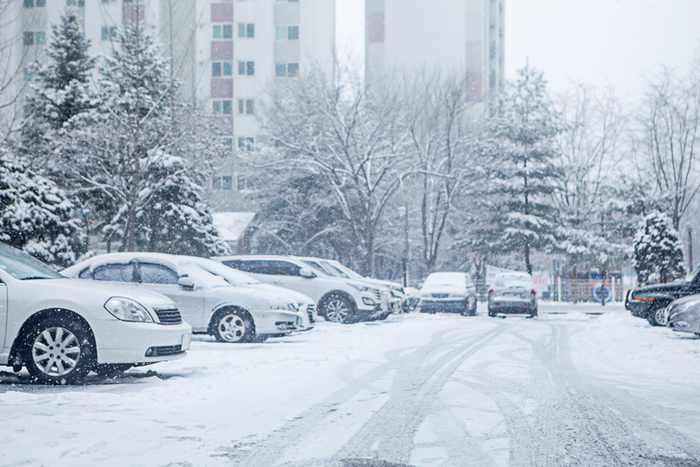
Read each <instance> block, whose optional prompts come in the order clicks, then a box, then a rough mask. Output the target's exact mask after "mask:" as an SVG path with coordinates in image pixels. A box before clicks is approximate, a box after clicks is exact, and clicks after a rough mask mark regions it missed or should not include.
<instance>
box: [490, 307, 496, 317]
mask: <svg viewBox="0 0 700 467" xmlns="http://www.w3.org/2000/svg"><path fill="white" fill-rule="evenodd" d="M489 317H491V318H495V317H496V312H495V311H493V310H492V309H491V308H489Z"/></svg>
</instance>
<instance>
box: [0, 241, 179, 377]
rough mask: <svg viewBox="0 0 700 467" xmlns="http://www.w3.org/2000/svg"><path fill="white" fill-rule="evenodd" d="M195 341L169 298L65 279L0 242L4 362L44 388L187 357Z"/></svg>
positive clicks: (0, 341)
mask: <svg viewBox="0 0 700 467" xmlns="http://www.w3.org/2000/svg"><path fill="white" fill-rule="evenodd" d="M191 337H192V328H191V327H190V325H189V324H187V323H183V322H182V319H181V317H180V313H179V311H178V309H177V306H176V305H175V303H173V301H172V300H170V299H169V298H167V297H164V296H162V295H160V294H156V293H151V292H148V291H145V290H137V289H135V288H133V287H124V286H122V287H119V286H115V285H112V284H93V283H87V282H86V281H80V280H75V279H68V278H66V277H64V276H62V275H60V274H59V273H57V272H56V271H54V270H53V269H51V268H50V267H48V266H46V265H45V264H43V263H42V262H40V261H38V260H36V259H34V258H32V257H31V256H29V255H27V254H26V253H24V252H21V251H19V250H16V249H14V248H12V247H10V246H7V245H5V244H2V243H0V349H2V351H1V352H0V364H1V365H6V366H11V367H12V368H13V369H14V370H15V371H20V370H21V369H22V367H26V368H27V371H29V373H30V374H31V375H32V376H33V377H34V378H36V380H37V381H39V382H42V383H48V384H72V383H80V382H81V381H82V380H83V378H84V377H85V376H86V375H87V374H88V373H89V372H90V371H91V370H94V371H96V372H97V373H105V374H108V373H112V372H119V371H125V370H127V369H128V368H130V367H131V366H133V365H148V364H151V363H156V362H160V361H164V360H172V359H175V358H180V357H184V356H185V354H186V351H187V350H188V349H189V347H190V340H191Z"/></svg>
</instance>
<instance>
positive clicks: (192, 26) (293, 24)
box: [0, 0, 335, 211]
mask: <svg viewBox="0 0 700 467" xmlns="http://www.w3.org/2000/svg"><path fill="white" fill-rule="evenodd" d="M68 8H72V9H73V11H75V12H77V14H78V15H79V16H80V17H81V18H82V26H83V30H84V32H85V35H86V37H87V38H88V39H89V40H90V41H91V43H92V45H91V49H90V50H91V53H92V54H93V55H109V54H110V53H111V50H112V46H113V39H114V35H115V34H116V30H117V28H119V27H121V26H123V25H124V24H127V23H131V22H134V21H139V22H140V23H141V24H142V27H143V28H144V30H145V31H146V32H148V33H150V34H152V35H153V36H155V37H156V40H157V41H158V42H159V44H160V45H161V46H162V51H163V54H164V55H165V56H167V57H171V59H172V64H173V70H174V75H175V77H176V78H177V79H179V80H180V82H181V83H182V86H181V87H180V93H181V95H182V98H183V99H185V100H187V101H191V102H193V103H196V104H197V105H200V106H202V108H204V109H205V110H207V111H208V112H211V113H213V114H215V115H217V116H218V117H219V118H221V119H222V120H224V122H225V127H226V128H228V129H230V131H226V132H225V134H222V135H221V137H222V138H224V140H225V142H226V143H227V144H230V145H231V157H230V159H229V160H228V161H226V162H225V163H224V164H223V165H222V167H221V168H220V170H219V172H218V173H217V174H216V175H215V176H214V177H213V179H212V180H211V184H210V187H209V193H208V196H209V197H210V201H211V203H212V207H213V208H214V209H218V210H228V211H230V210H233V211H242V210H245V209H247V207H245V206H244V204H245V203H244V200H243V197H242V192H245V190H246V188H247V187H248V186H249V182H248V181H247V180H246V178H245V176H244V174H242V173H241V172H240V171H239V170H238V164H237V162H236V160H237V158H236V154H237V153H239V152H240V151H246V150H248V149H249V148H250V147H252V145H254V144H255V143H256V142H257V141H260V140H261V139H262V138H264V134H263V132H262V131H261V129H260V125H259V123H258V120H257V118H256V111H257V109H259V108H260V103H261V100H262V99H264V98H265V95H266V92H267V91H268V90H269V89H270V88H271V87H274V84H275V82H279V80H286V79H290V78H291V79H293V78H294V77H296V76H298V75H299V74H300V73H303V71H304V70H305V69H308V68H309V67H310V66H312V64H314V63H318V64H319V65H320V66H321V67H322V68H324V69H325V70H326V71H327V72H331V73H332V72H333V69H334V52H335V1H334V0H219V1H213V0H6V1H5V2H0V68H2V70H3V73H4V74H5V75H12V74H14V77H12V79H9V78H5V81H3V82H8V83H9V86H8V87H7V89H6V91H5V92H4V93H3V94H4V95H5V96H20V98H19V99H17V101H16V102H15V103H14V104H13V105H8V106H6V107H5V108H2V109H0V125H3V127H4V128H9V127H14V128H17V126H18V125H19V124H20V122H21V118H22V98H21V96H22V95H23V94H25V93H26V92H28V90H29V88H28V86H27V84H28V82H27V80H30V79H31V76H28V74H27V73H24V72H23V70H25V69H28V67H29V66H30V65H31V64H32V63H34V62H35V61H38V62H42V61H43V60H44V59H45V54H44V50H45V48H46V46H47V45H48V43H49V42H50V41H51V24H57V23H58V22H59V21H60V15H61V13H63V12H65V11H66V10H67V9H68ZM29 33H31V35H32V40H31V44H30V43H29V42H30V41H29V40H28V39H29V36H28V34H29ZM1 76H2V75H0V77H1ZM2 105H3V101H1V100H0V106H2Z"/></svg>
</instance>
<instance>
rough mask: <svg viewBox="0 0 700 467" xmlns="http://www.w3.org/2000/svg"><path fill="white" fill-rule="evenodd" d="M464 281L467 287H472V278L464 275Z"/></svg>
mask: <svg viewBox="0 0 700 467" xmlns="http://www.w3.org/2000/svg"><path fill="white" fill-rule="evenodd" d="M464 281H465V282H466V283H467V287H471V286H472V285H474V282H472V276H470V275H469V274H465V275H464Z"/></svg>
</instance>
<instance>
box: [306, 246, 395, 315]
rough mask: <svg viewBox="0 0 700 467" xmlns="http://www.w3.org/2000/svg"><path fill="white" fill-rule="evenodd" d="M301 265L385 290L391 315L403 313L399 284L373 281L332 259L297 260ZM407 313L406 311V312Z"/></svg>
mask: <svg viewBox="0 0 700 467" xmlns="http://www.w3.org/2000/svg"><path fill="white" fill-rule="evenodd" d="M299 259H300V260H301V261H302V262H303V263H306V264H308V265H309V266H311V267H313V268H315V269H320V270H321V271H323V272H324V273H325V274H327V275H329V276H333V277H341V278H344V279H355V280H358V281H362V282H366V283H368V284H371V285H373V286H375V287H377V288H379V289H380V290H381V289H382V288H386V289H388V290H389V294H391V299H390V300H389V307H390V308H391V311H392V312H393V313H401V312H402V311H404V304H405V301H406V294H405V293H404V289H403V287H402V286H401V284H398V283H396V282H391V281H384V280H381V279H373V278H371V277H364V276H363V275H361V274H360V273H358V272H355V271H353V270H352V269H350V268H349V267H347V266H344V265H343V264H342V263H341V262H340V261H336V260H333V259H323V258H307V257H302V258H299ZM406 311H408V310H406Z"/></svg>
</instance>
